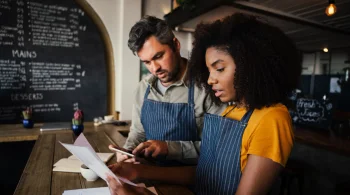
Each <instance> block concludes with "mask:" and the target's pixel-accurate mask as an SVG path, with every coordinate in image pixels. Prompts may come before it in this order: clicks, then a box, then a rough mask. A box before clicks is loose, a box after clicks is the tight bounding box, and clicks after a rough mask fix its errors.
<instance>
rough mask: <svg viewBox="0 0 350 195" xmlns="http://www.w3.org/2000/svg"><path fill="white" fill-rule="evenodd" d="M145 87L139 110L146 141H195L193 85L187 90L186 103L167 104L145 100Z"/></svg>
mask: <svg viewBox="0 0 350 195" xmlns="http://www.w3.org/2000/svg"><path fill="white" fill-rule="evenodd" d="M149 92H150V86H148V87H147V90H146V93H145V96H144V102H143V106H142V109H141V123H142V126H143V128H144V129H145V133H146V139H147V140H162V141H197V140H199V137H198V134H197V125H196V117H195V113H194V83H193V82H192V83H191V85H190V86H189V89H188V103H168V102H158V101H154V100H149V99H147V97H148V94H149Z"/></svg>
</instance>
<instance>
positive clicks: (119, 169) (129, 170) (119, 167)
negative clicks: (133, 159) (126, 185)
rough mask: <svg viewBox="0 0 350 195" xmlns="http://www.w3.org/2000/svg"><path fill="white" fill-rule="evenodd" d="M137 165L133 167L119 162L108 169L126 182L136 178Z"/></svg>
mask: <svg viewBox="0 0 350 195" xmlns="http://www.w3.org/2000/svg"><path fill="white" fill-rule="evenodd" d="M136 166H137V165H134V164H132V163H124V162H119V163H115V164H112V165H109V166H108V168H109V169H111V171H112V172H113V173H114V174H116V175H118V176H120V177H124V178H125V179H128V180H134V179H137V178H138V175H139V173H138V170H137V169H136Z"/></svg>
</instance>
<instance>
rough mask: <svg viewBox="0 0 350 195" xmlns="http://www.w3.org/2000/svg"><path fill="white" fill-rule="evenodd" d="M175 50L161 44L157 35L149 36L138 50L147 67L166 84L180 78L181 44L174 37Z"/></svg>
mask: <svg viewBox="0 0 350 195" xmlns="http://www.w3.org/2000/svg"><path fill="white" fill-rule="evenodd" d="M174 43H175V51H174V50H172V49H171V48H170V47H169V46H168V45H163V44H161V43H160V42H159V41H158V40H157V38H156V37H155V36H151V37H149V38H148V39H147V40H146V41H145V43H144V44H143V46H142V48H141V49H140V50H139V51H138V52H137V55H138V56H139V58H140V60H141V61H142V62H143V63H144V64H145V65H146V68H147V69H148V70H149V71H150V72H151V73H152V74H153V75H154V76H156V77H157V78H158V79H159V80H160V81H161V83H162V84H163V85H164V86H169V85H170V84H172V83H174V82H175V81H177V80H178V79H179V73H180V62H181V57H180V55H179V50H180V44H179V43H178V41H177V40H176V39H174Z"/></svg>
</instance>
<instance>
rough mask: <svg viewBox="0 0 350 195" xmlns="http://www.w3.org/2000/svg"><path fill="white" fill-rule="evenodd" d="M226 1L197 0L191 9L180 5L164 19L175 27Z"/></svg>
mask: <svg viewBox="0 0 350 195" xmlns="http://www.w3.org/2000/svg"><path fill="white" fill-rule="evenodd" d="M224 1H225V0H215V1H214V0H200V1H195V5H194V8H192V9H191V8H184V7H183V6H179V7H177V8H176V9H174V10H172V11H171V12H170V13H168V14H166V15H164V19H165V20H166V21H167V23H168V25H169V26H171V27H172V28H174V29H175V27H176V26H178V25H180V24H182V23H184V22H186V21H188V20H190V19H192V18H195V17H197V16H200V15H202V14H204V13H206V12H208V11H210V10H213V9H215V8H217V7H219V6H220V5H222V4H224Z"/></svg>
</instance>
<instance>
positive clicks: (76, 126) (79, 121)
mask: <svg viewBox="0 0 350 195" xmlns="http://www.w3.org/2000/svg"><path fill="white" fill-rule="evenodd" d="M83 122H84V115H83V111H81V110H79V109H78V110H76V111H75V113H74V117H73V118H72V130H73V133H74V134H75V135H76V136H78V135H80V133H81V132H83V130H84V125H83Z"/></svg>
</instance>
